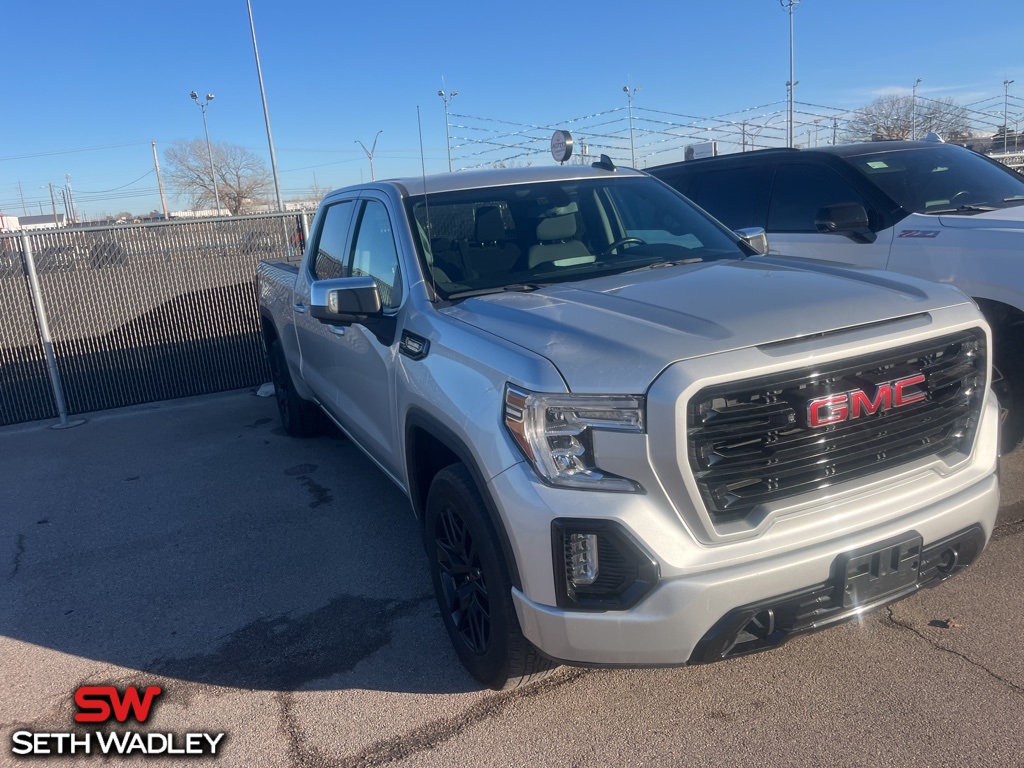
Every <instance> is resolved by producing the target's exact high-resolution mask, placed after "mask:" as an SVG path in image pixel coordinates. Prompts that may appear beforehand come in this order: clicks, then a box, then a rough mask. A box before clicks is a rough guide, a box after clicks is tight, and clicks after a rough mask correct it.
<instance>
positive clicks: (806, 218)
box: [767, 163, 868, 233]
mask: <svg viewBox="0 0 1024 768" xmlns="http://www.w3.org/2000/svg"><path fill="white" fill-rule="evenodd" d="M840 203H860V204H861V205H863V206H864V207H865V208H868V202H867V200H865V199H864V196H863V195H861V194H860V192H858V191H857V189H856V188H855V187H854V186H853V185H852V184H851V183H850V182H849V181H847V180H846V179H845V178H843V177H842V176H841V175H840V174H839V173H837V172H836V171H834V170H832V169H831V168H826V167H825V166H823V165H812V164H810V163H787V164H784V165H781V166H779V170H778V173H776V174H775V185H774V186H773V188H772V202H771V209H770V211H769V213H768V227H767V229H768V231H769V232H815V233H816V232H817V231H818V228H817V226H816V225H815V223H814V220H815V219H816V218H817V216H818V211H819V210H821V209H822V208H824V207H825V206H828V205H838V204H840Z"/></svg>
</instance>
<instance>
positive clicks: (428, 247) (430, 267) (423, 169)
mask: <svg viewBox="0 0 1024 768" xmlns="http://www.w3.org/2000/svg"><path fill="white" fill-rule="evenodd" d="M416 128H417V130H419V133H420V173H421V175H422V176H423V212H424V214H425V215H426V217H427V242H425V243H424V244H423V247H424V250H425V251H427V252H429V254H430V261H429V262H428V263H427V272H429V273H430V288H431V290H432V291H433V292H434V299H435V300H436V299H437V285H436V284H435V283H434V248H433V239H434V238H433V232H434V228H433V226H432V225H431V223H430V202H429V200H428V195H427V163H426V160H424V158H423V120H422V119H421V118H420V107H419V104H417V105H416Z"/></svg>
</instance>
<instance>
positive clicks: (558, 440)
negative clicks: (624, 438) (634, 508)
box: [505, 385, 645, 493]
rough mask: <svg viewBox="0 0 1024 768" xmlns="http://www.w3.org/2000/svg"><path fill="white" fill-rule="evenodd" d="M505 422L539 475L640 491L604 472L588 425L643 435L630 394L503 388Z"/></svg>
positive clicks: (573, 484)
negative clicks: (573, 393) (557, 393)
mask: <svg viewBox="0 0 1024 768" xmlns="http://www.w3.org/2000/svg"><path fill="white" fill-rule="evenodd" d="M505 426H506V427H508V430H509V432H510V433H511V434H512V437H513V438H515V441H516V443H518V445H519V447H520V448H521V449H522V451H523V453H524V454H525V455H526V458H527V459H529V460H530V463H531V464H533V468H534V470H536V472H537V474H538V475H539V476H540V478H541V479H542V480H544V481H545V482H546V483H549V484H551V485H559V486H564V487H567V488H586V489H590V490H602V491H625V492H630V493H635V492H638V491H641V490H642V489H641V488H640V486H639V485H638V484H637V483H635V482H633V481H632V480H627V479H626V478H624V477H619V476H617V475H613V474H611V473H608V472H605V471H604V470H603V469H601V467H600V465H599V464H598V457H597V456H596V455H595V453H594V440H593V432H594V430H608V431H613V432H636V433H638V434H643V433H644V431H645V429H644V401H643V398H642V397H639V396H632V395H624V396H619V395H564V394H561V395H554V394H543V393H538V392H529V391H527V390H522V389H517V388H516V387H513V386H511V385H507V386H506V387H505Z"/></svg>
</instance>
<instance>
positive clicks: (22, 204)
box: [18, 181, 28, 216]
mask: <svg viewBox="0 0 1024 768" xmlns="http://www.w3.org/2000/svg"><path fill="white" fill-rule="evenodd" d="M18 194H19V195H21V212H22V213H23V214H25V215H26V216H28V208H26V207H25V190H23V189H22V188H21V181H19V182H18Z"/></svg>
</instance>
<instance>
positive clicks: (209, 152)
mask: <svg viewBox="0 0 1024 768" xmlns="http://www.w3.org/2000/svg"><path fill="white" fill-rule="evenodd" d="M189 96H191V97H192V101H194V102H195V103H196V105H197V106H198V107H199V109H200V110H202V112H203V130H205V131H206V153H207V155H209V157H210V183H212V184H213V199H214V200H216V201H217V215H218V216H220V192H218V191H217V173H216V171H214V170H213V146H212V145H211V144H210V126H208V125H207V124H206V107H207V106H208V105H209V103H210V102H211V101H213V94H212V93H208V94H206V101H203V102H200V101H199V94H197V93H196V92H195V91H192V92H191V93H189Z"/></svg>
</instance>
